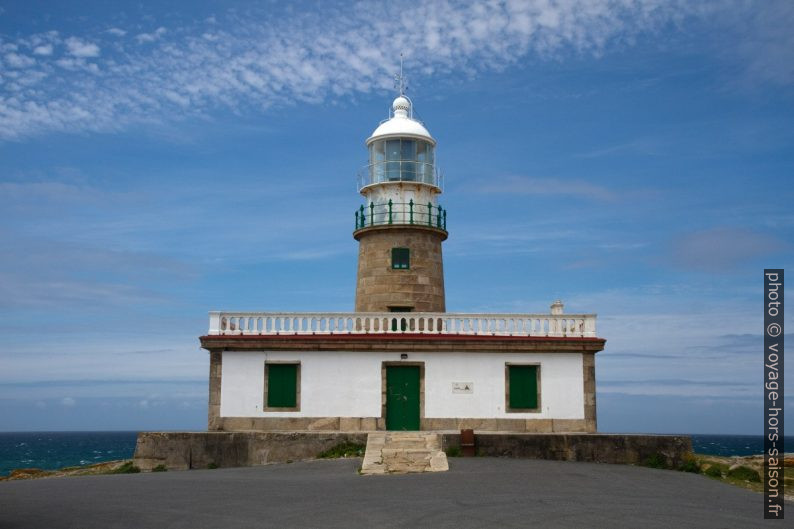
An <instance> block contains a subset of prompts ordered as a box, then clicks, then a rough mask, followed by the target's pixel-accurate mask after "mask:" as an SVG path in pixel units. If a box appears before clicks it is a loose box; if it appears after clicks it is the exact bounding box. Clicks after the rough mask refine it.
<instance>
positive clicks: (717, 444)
mask: <svg viewBox="0 0 794 529" xmlns="http://www.w3.org/2000/svg"><path fill="white" fill-rule="evenodd" d="M137 435H138V433H137V432H0V476H6V475H8V474H9V473H10V472H11V471H12V470H13V469H15V468H40V469H44V470H55V469H59V468H63V467H69V466H75V465H90V464H92V463H100V462H102V461H113V460H117V459H129V458H131V457H132V455H133V453H134V452H135V439H136V437H137ZM685 435H689V436H690V437H691V438H692V446H693V448H694V449H695V452H697V453H699V454H709V455H716V456H747V455H753V454H762V453H763V451H764V438H763V436H761V435H703V434H685ZM785 442H786V447H787V448H788V450H787V451H788V452H794V437H789V436H786V438H785Z"/></svg>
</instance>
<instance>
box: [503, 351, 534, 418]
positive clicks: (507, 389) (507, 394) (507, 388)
mask: <svg viewBox="0 0 794 529" xmlns="http://www.w3.org/2000/svg"><path fill="white" fill-rule="evenodd" d="M511 367H534V368H535V389H536V392H537V397H536V399H537V400H536V402H535V407H534V408H513V407H511V406H510V368H511ZM540 381H541V376H540V363H539V362H506V363H505V411H506V412H507V413H540V411H541V404H542V403H541V396H542V391H541V387H540Z"/></svg>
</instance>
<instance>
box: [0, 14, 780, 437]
mask: <svg viewBox="0 0 794 529" xmlns="http://www.w3.org/2000/svg"><path fill="white" fill-rule="evenodd" d="M62 4H65V3H55V2H51V3H48V2H44V3H42V2H24V3H23V2H0V204H2V208H0V218H1V219H2V221H0V244H2V248H3V254H4V255H3V256H2V259H0V332H2V335H3V337H4V345H3V347H2V348H1V349H0V366H2V369H0V429H3V430H47V429H160V428H165V429H203V428H205V427H206V395H207V368H208V358H207V354H206V353H205V352H204V351H202V350H201V349H200V348H199V346H198V339H197V337H198V336H199V335H201V334H203V333H204V332H205V331H206V328H207V311H209V310H296V311H300V310H310V311H321V310H334V311H349V310H352V308H353V298H354V292H355V271H356V257H357V246H356V242H355V241H354V240H353V238H352V237H351V232H352V229H353V222H354V217H353V211H354V209H355V208H356V207H357V206H358V204H359V203H360V197H359V196H358V194H357V190H356V188H355V182H356V179H355V175H356V171H357V170H358V168H359V167H360V166H362V165H363V164H364V163H365V161H366V152H365V149H364V146H363V141H364V139H365V138H366V137H367V136H368V135H369V134H370V133H371V131H372V130H373V129H374V128H375V126H376V125H377V124H378V122H379V121H380V120H381V119H383V118H385V117H386V115H387V110H388V106H389V104H390V102H391V100H392V98H393V97H394V90H393V84H392V76H393V74H394V73H395V71H396V70H397V69H398V64H399V54H400V52H402V53H404V55H405V69H406V72H407V76H408V77H409V92H408V93H409V95H410V96H411V97H412V98H413V100H414V103H415V109H416V111H417V113H418V115H419V117H420V118H421V119H423V120H424V121H425V123H426V125H427V126H428V128H429V129H430V131H431V133H432V134H433V135H434V136H435V137H436V139H437V140H438V142H439V151H438V158H439V162H440V166H441V168H442V170H443V172H444V174H445V180H446V188H445V192H444V194H443V195H442V197H441V201H440V202H441V204H442V205H443V206H444V207H445V208H447V209H448V212H449V217H448V228H449V231H450V237H449V239H448V241H447V242H446V243H445V246H444V252H445V256H444V257H445V262H444V265H445V276H446V288H447V308H448V310H449V311H458V312H475V311H509V312H545V311H546V310H548V306H549V304H550V303H551V301H552V300H554V299H555V298H558V297H559V298H562V299H563V300H564V301H565V303H566V309H567V310H568V311H572V312H597V313H598V314H599V324H598V325H599V334H600V335H601V336H603V337H604V338H607V340H608V342H607V348H606V350H605V351H604V352H602V353H600V354H599V355H598V356H597V378H598V384H597V391H598V413H599V427H600V429H601V430H602V431H652V432H694V433H760V431H761V424H762V422H761V409H762V401H761V375H762V369H761V368H762V362H761V352H762V341H761V340H762V338H761V329H762V271H763V268H765V267H766V268H790V265H791V264H792V259H793V258H794V246H792V245H793V244H794V229H793V228H794V213H792V207H791V204H792V203H794V186H793V185H792V178H791V177H792V174H794V149H792V145H794V141H793V140H794V119H792V118H794V112H793V110H794V34H792V32H791V31H790V28H791V27H792V26H794V5H792V4H791V3H790V2H785V1H758V2H732V1H720V2H675V1H662V0H659V1H654V0H648V1H631V2H629V1H625V2H622V1H595V0H594V1H570V2H506V1H505V2H503V1H494V2H456V3H447V2H441V1H439V2H431V3H421V4H420V3H416V2H414V3H412V2H389V3H388V4H386V3H369V2H356V3H346V2H323V3H319V4H311V3H291V4H287V3H280V2H273V3H261V4H254V3H251V2H239V3H234V2H223V3H219V2H218V3H216V2H156V3H153V2H152V3H150V2H134V3H132V2H131V3H107V2H80V3H77V4H75V5H62ZM791 313H792V312H791V311H789V314H791ZM787 324H788V325H789V327H791V325H792V322H791V319H790V318H788V319H787ZM790 367H791V362H789V369H788V370H787V371H788V373H789V375H791V369H790ZM788 396H789V398H791V396H792V394H791V392H789V393H788ZM788 416H789V419H791V414H790V413H789V414H788Z"/></svg>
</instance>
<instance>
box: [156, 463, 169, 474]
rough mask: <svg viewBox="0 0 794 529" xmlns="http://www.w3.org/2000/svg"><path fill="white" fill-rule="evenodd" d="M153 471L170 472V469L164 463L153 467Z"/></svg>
mask: <svg viewBox="0 0 794 529" xmlns="http://www.w3.org/2000/svg"><path fill="white" fill-rule="evenodd" d="M152 472H168V469H167V468H166V467H165V465H163V464H162V463H161V464H159V465H157V466H156V467H154V468H153V469H152Z"/></svg>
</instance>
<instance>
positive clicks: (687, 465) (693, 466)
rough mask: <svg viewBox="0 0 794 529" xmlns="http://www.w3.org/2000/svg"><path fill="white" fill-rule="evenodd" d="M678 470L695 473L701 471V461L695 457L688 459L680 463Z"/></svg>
mask: <svg viewBox="0 0 794 529" xmlns="http://www.w3.org/2000/svg"><path fill="white" fill-rule="evenodd" d="M678 470H680V471H681V472H692V473H693V474H699V473H700V463H698V462H697V461H696V460H695V459H687V460H686V461H684V462H683V463H681V464H680V465H678Z"/></svg>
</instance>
